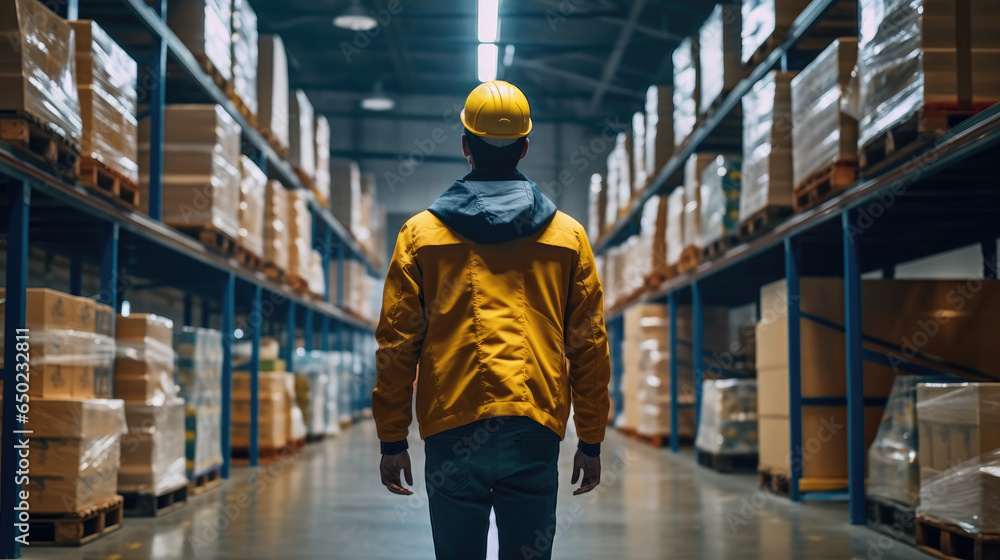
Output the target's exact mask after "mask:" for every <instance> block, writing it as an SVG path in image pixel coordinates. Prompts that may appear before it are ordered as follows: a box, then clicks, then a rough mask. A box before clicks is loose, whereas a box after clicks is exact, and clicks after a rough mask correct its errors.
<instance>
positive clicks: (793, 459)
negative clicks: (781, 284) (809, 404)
mask: <svg viewBox="0 0 1000 560" xmlns="http://www.w3.org/2000/svg"><path fill="white" fill-rule="evenodd" d="M784 245H785V289H786V292H787V293H786V301H787V304H788V305H787V313H788V418H789V422H788V425H789V429H790V436H789V442H791V450H790V451H791V455H790V456H789V464H790V467H791V468H790V469H789V471H790V473H789V474H790V477H789V480H788V489H789V498H790V499H791V500H792V501H793V502H798V501H800V500H802V492H801V491H800V488H799V480H800V479H801V478H802V356H801V353H802V348H801V346H800V341H801V328H802V317H801V314H800V311H801V310H800V307H799V306H800V304H801V297H800V286H799V275H800V273H801V271H802V245H801V243H800V241H799V239H798V238H795V237H788V238H786V239H785V243H784ZM761 313H762V314H763V310H761Z"/></svg>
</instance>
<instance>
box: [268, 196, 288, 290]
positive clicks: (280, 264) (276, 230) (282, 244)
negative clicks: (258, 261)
mask: <svg viewBox="0 0 1000 560" xmlns="http://www.w3.org/2000/svg"><path fill="white" fill-rule="evenodd" d="M288 199H289V194H288V190H287V189H285V187H283V186H282V185H281V183H279V182H277V181H268V182H267V185H266V186H265V188H264V253H263V257H264V263H265V265H268V266H273V267H274V268H277V269H278V270H280V271H281V272H286V271H288V257H289V255H288V254H289V237H288V230H289V224H288Z"/></svg>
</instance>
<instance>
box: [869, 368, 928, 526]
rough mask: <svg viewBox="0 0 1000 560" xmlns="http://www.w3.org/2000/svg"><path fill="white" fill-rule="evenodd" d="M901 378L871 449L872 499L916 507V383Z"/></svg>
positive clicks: (912, 379)
mask: <svg viewBox="0 0 1000 560" xmlns="http://www.w3.org/2000/svg"><path fill="white" fill-rule="evenodd" d="M919 381H920V378H919V377H917V376H913V375H900V376H898V377H896V381H895V382H894V383H893V385H892V392H891V393H889V400H888V402H887V403H886V405H885V411H884V412H883V413H882V421H881V423H879V427H878V433H877V434H876V435H875V441H873V442H872V444H871V446H870V447H869V448H868V486H867V493H868V495H869V496H875V497H877V498H881V499H883V500H892V501H894V502H897V503H900V504H903V505H906V506H911V507H912V506H915V505H917V502H918V501H919V496H920V467H919V463H918V462H917V449H918V447H919V440H918V432H917V419H916V416H917V408H916V407H917V383H918V382H919Z"/></svg>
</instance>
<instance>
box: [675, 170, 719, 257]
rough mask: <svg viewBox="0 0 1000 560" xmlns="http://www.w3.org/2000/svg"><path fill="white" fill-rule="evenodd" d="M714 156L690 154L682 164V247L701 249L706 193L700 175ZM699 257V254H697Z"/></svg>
mask: <svg viewBox="0 0 1000 560" xmlns="http://www.w3.org/2000/svg"><path fill="white" fill-rule="evenodd" d="M716 157H717V155H716V154H692V155H691V157H689V158H688V160H687V161H686V162H684V219H683V222H684V229H683V232H682V236H681V245H682V246H683V247H685V248H686V247H697V248H699V249H701V248H702V247H704V245H702V239H703V238H702V231H703V229H704V224H703V223H702V214H703V209H702V206H701V205H702V199H703V198H704V197H705V193H706V192H707V191H706V189H705V187H704V186H702V183H701V180H702V173H703V172H704V171H705V168H706V167H708V166H709V165H710V164H711V163H712V162H714V161H715V158H716ZM699 255H700V253H699Z"/></svg>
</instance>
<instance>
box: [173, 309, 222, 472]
mask: <svg viewBox="0 0 1000 560" xmlns="http://www.w3.org/2000/svg"><path fill="white" fill-rule="evenodd" d="M174 350H175V351H176V352H177V377H176V380H177V383H178V385H179V386H180V389H181V392H180V394H181V396H182V397H183V398H184V399H185V401H186V402H187V408H186V409H185V412H184V415H185V430H186V442H187V443H186V446H185V459H186V461H185V463H186V469H187V472H188V475H189V476H192V477H195V476H199V475H202V474H204V473H205V472H206V471H209V470H211V469H213V468H215V467H218V466H219V465H221V464H222V333H220V332H219V331H216V330H212V329H202V328H196V327H182V328H180V329H177V330H175V332H174Z"/></svg>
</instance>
